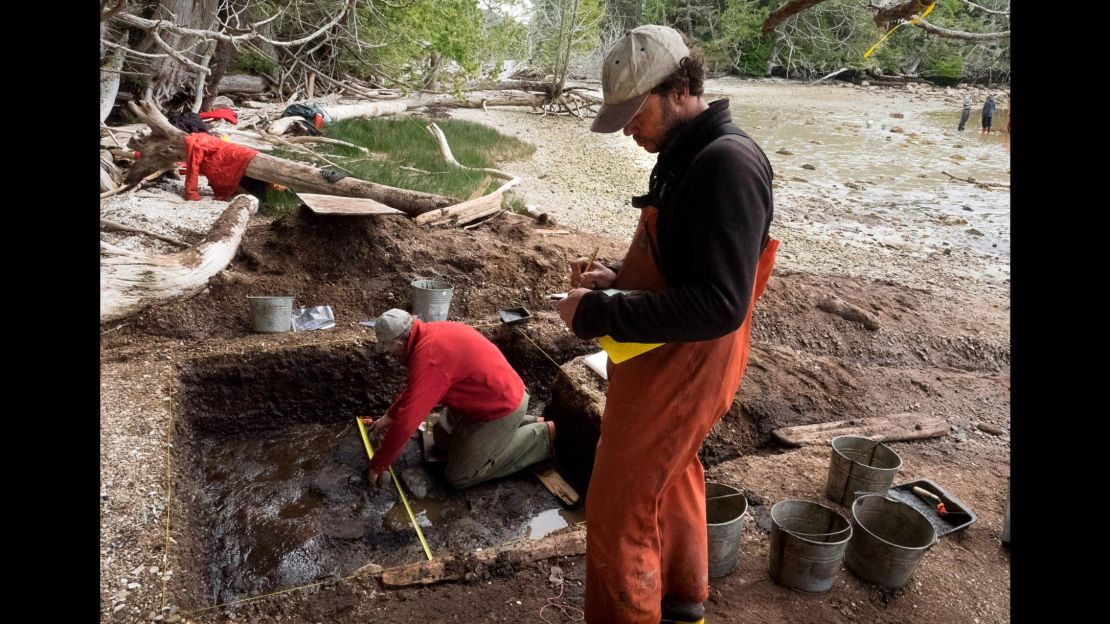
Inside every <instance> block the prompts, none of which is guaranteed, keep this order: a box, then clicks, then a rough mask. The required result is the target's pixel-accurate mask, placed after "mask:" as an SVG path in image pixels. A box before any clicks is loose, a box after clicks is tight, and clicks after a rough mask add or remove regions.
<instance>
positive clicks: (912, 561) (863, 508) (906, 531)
mask: <svg viewBox="0 0 1110 624" xmlns="http://www.w3.org/2000/svg"><path fill="white" fill-rule="evenodd" d="M852 525H853V527H854V529H855V532H854V536H853V537H852V542H851V543H850V544H848V554H847V555H845V557H844V564H845V565H846V566H848V569H849V570H851V571H852V572H853V573H855V575H856V576H858V577H860V578H861V579H863V580H865V581H868V582H871V583H875V584H876V585H882V586H883V587H887V588H889V589H897V588H899V587H902V586H903V585H905V584H906V583H907V582H908V581H909V580H910V576H912V575H913V571H914V570H915V569H917V564H918V563H919V562H920V561H921V557H922V556H924V555H925V551H926V550H928V549H929V547H930V546H932V545H933V544H935V543H936V542H937V530H936V529H934V528H933V525H932V523H930V522H929V519H928V518H926V517H925V516H924V515H922V513H921V512H920V511H918V510H916V509H914V508H913V507H911V506H909V505H907V504H905V503H903V502H901V501H897V500H894V499H893V498H889V497H887V496H883V495H882V494H864V495H862V496H860V497H859V498H857V499H856V502H855V503H852Z"/></svg>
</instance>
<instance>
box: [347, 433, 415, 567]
mask: <svg viewBox="0 0 1110 624" xmlns="http://www.w3.org/2000/svg"><path fill="white" fill-rule="evenodd" d="M355 422H356V423H358V432H359V433H360V434H362V445H363V446H365V447H366V454H367V455H368V456H369V457H370V459H374V449H373V447H371V446H370V438H369V437H367V435H366V426H365V425H363V424H362V419H361V418H359V417H358V416H355ZM389 477H390V479H392V480H393V486H394V487H396V488H397V493H398V494H400V495H401V502H402V503H404V505H405V511H407V512H409V520H410V521H411V522H412V528H414V529H416V536H417V537H419V538H420V545H421V546H423V547H424V554H425V555H427V556H428V561H431V560H432V549H431V548H428V542H427V541H426V540H425V539H424V532H423V531H421V530H420V525H419V524H417V523H416V516H414V515H412V507H409V499H407V498H405V491H404V490H403V489H401V482H400V481H398V480H397V475H395V474H393V467H392V466H390V467H389Z"/></svg>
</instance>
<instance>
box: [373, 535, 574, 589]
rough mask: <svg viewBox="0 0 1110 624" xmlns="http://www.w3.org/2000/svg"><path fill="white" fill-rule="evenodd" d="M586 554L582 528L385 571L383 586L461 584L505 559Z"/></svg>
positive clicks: (538, 558)
mask: <svg viewBox="0 0 1110 624" xmlns="http://www.w3.org/2000/svg"><path fill="white" fill-rule="evenodd" d="M585 552H586V529H585V528H579V529H575V530H573V531H568V532H566V533H560V534H559V535H555V536H552V537H547V538H544V539H541V540H537V541H534V542H516V543H513V544H506V545H504V546H497V547H495V548H485V549H483V550H482V551H481V552H474V553H471V554H467V555H453V556H449V557H443V558H442V559H433V560H431V561H420V562H417V563H412V564H409V565H403V566H398V567H396V568H386V569H385V570H382V571H381V580H382V585H384V586H386V587H408V586H411V585H432V584H434V583H442V582H444V581H461V580H463V579H465V578H466V575H467V574H468V573H471V574H473V573H474V569H475V568H476V567H479V566H482V565H486V564H488V563H490V562H492V561H494V560H497V559H502V558H505V557H516V558H518V559H522V560H523V561H524V562H532V561H542V560H544V559H550V558H551V557H563V556H570V555H581V554H583V553H585Z"/></svg>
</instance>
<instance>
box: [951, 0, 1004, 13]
mask: <svg viewBox="0 0 1110 624" xmlns="http://www.w3.org/2000/svg"><path fill="white" fill-rule="evenodd" d="M963 3H964V4H966V5H968V6H970V7H975V8H976V9H979V10H980V11H984V12H986V13H990V14H991V15H1005V16H1006V17H1009V16H1010V12H1009V11H1008V10H1007V11H995V10H993V9H988V8H987V7H985V6H979V5H978V4H975V3H974V2H970V0H963Z"/></svg>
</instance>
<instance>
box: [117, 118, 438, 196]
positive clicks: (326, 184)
mask: <svg viewBox="0 0 1110 624" xmlns="http://www.w3.org/2000/svg"><path fill="white" fill-rule="evenodd" d="M127 105H128V106H129V107H131V110H132V112H134V113H135V115H137V116H138V117H140V118H141V119H143V120H144V121H146V123H147V125H148V126H150V128H151V130H152V131H153V135H152V136H151V139H150V140H149V141H148V142H147V143H144V145H143V146H140V147H139V149H140V150H141V151H142V153H143V157H142V159H140V160H139V162H138V163H136V166H135V167H133V168H132V174H131V175H130V176H129V178H130V177H132V176H134V175H137V174H136V173H135V170H136V169H138V168H139V165H142V169H143V170H144V171H145V170H150V169H157V168H158V166H159V165H161V164H163V162H165V163H172V162H173V160H174V159H177V160H184V158H185V133H184V132H182V131H181V130H179V129H177V128H175V127H174V126H173V125H171V124H170V122H169V121H168V120H167V119H166V117H165V116H164V115H162V113H161V111H159V110H158V109H157V108H154V107H153V106H152V105H151V104H149V103H148V102H139V103H138V104H136V103H135V102H128V103H127ZM155 145H157V146H158V147H159V149H158V150H155V149H152V146H155ZM155 152H157V154H155ZM246 176H247V177H250V178H254V179H256V180H262V181H264V182H270V183H272V184H281V185H283V186H288V187H290V188H291V189H293V190H294V191H304V192H308V193H319V194H321V195H342V196H344V197H366V198H369V199H373V200H376V201H379V202H381V203H383V204H386V205H387V206H390V207H392V208H397V209H398V210H401V211H403V212H405V213H406V214H408V215H410V216H416V215H419V214H422V213H425V212H428V211H429V210H435V209H436V208H443V207H446V206H450V205H451V204H453V203H455V200H454V199H452V198H450V197H446V196H444V195H436V194H433V193H424V192H421V191H410V190H408V189H401V188H396V187H392V186H387V185H385V184H376V183H374V182H367V181H365V180H359V179H358V178H351V177H347V178H342V179H339V180H336V181H334V182H332V181H329V180H328V178H326V177H324V173H323V171H322V170H321V169H318V168H316V167H313V166H312V165H306V164H303V163H299V162H295V161H292V160H285V159H284V158H277V157H274V156H268V155H266V154H258V155H256V156H255V157H254V158H253V159H252V160H251V162H250V165H248V166H247V170H246ZM332 177H333V179H334V176H332Z"/></svg>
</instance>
